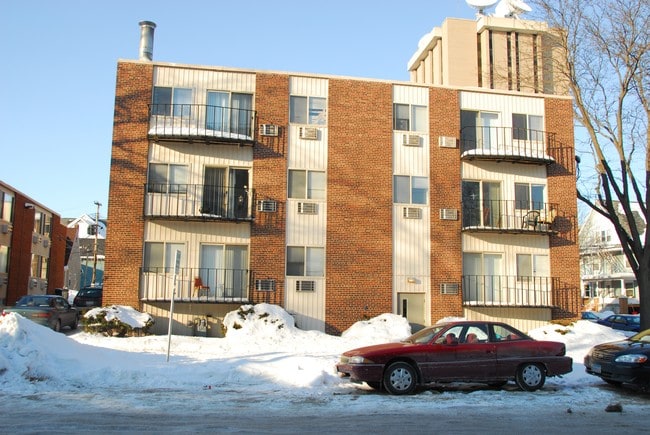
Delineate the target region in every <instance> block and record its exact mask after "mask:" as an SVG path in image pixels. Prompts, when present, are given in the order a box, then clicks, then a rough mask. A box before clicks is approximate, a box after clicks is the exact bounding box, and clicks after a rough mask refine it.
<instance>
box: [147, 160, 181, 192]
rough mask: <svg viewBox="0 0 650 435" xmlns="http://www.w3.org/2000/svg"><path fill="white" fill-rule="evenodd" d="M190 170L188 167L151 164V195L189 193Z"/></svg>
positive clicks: (148, 187)
mask: <svg viewBox="0 0 650 435" xmlns="http://www.w3.org/2000/svg"><path fill="white" fill-rule="evenodd" d="M188 179H189V169H188V166H187V165H174V164H169V163H149V180H148V182H147V192H149V193H187V183H188Z"/></svg>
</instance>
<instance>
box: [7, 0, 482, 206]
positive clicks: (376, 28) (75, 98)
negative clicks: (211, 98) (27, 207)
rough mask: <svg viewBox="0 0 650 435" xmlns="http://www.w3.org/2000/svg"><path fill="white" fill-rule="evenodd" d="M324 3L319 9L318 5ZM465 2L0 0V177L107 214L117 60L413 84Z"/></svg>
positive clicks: (26, 190)
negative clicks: (147, 24)
mask: <svg viewBox="0 0 650 435" xmlns="http://www.w3.org/2000/svg"><path fill="white" fill-rule="evenodd" d="M317 3H318V4H317ZM474 16H475V11H474V10H473V9H471V8H470V7H469V6H467V4H466V2H465V0H410V1H408V2H400V1H389V0H378V1H366V0H328V1H327V2H309V1H305V0H278V1H266V0H249V1H247V2H243V1H223V0H185V1H178V0H176V1H169V0H155V1H154V0H110V1H90V0H89V1H81V0H76V1H73V0H56V1H55V0H20V1H18V0H2V1H0V48H1V56H2V67H1V68H0V83H2V91H1V93H0V96H1V100H0V101H1V104H0V138H1V139H0V180H2V181H4V182H5V183H7V184H9V185H11V186H12V187H14V188H16V189H17V190H19V191H21V192H22V193H23V194H25V195H27V196H29V197H31V198H33V199H34V200H35V201H37V202H39V203H41V204H43V205H45V206H46V207H48V208H50V209H52V210H54V211H55V212H57V213H59V214H60V215H61V216H62V217H78V216H80V215H81V214H83V213H88V214H93V213H95V212H96V206H95V205H94V204H93V203H94V202H95V201H99V202H101V203H102V207H101V209H100V215H101V216H102V217H105V216H106V214H107V207H109V206H110V205H109V204H108V181H109V168H110V157H111V137H112V128H113V103H114V97H115V72H116V65H117V60H118V59H137V57H138V47H139V38H140V29H139V26H138V22H140V21H142V20H149V21H154V22H155V23H156V24H157V28H156V31H155V41H154V60H158V61H163V62H176V63H187V64H198V65H217V66H226V67H234V68H237V67H241V68H252V69H260V70H273V71H283V72H307V73H319V74H333V75H342V76H352V77H360V78H377V79H387V80H408V78H409V76H408V72H407V69H406V66H407V62H408V61H409V59H410V58H411V56H412V55H413V53H414V52H415V50H416V48H417V44H418V41H419V40H420V38H421V37H422V36H424V35H425V34H426V33H428V32H429V31H431V29H432V28H433V27H435V26H439V25H440V24H441V23H442V21H443V20H444V18H445V17H456V18H469V19H472V18H474Z"/></svg>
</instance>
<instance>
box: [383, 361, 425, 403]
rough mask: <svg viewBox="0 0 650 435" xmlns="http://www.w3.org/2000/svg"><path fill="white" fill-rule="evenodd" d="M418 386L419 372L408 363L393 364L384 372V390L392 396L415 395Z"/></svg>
mask: <svg viewBox="0 0 650 435" xmlns="http://www.w3.org/2000/svg"><path fill="white" fill-rule="evenodd" d="M417 385H418V375H417V372H416V371H415V368H413V366H412V365H410V364H408V363H405V362H396V363H393V364H391V365H389V366H388V368H387V369H386V371H385V372H384V388H385V389H386V391H388V392H389V393H390V394H395V395H402V394H413V393H414V392H415V388H416V387H417Z"/></svg>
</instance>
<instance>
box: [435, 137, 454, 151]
mask: <svg viewBox="0 0 650 435" xmlns="http://www.w3.org/2000/svg"><path fill="white" fill-rule="evenodd" d="M438 146H439V147H440V148H457V145H456V138H455V137H451V136H439V137H438Z"/></svg>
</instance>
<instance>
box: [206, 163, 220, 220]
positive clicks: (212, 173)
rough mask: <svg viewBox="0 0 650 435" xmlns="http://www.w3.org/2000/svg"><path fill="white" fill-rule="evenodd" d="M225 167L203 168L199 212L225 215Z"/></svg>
mask: <svg viewBox="0 0 650 435" xmlns="http://www.w3.org/2000/svg"><path fill="white" fill-rule="evenodd" d="M225 183H226V168H210V167H208V168H205V172H204V174H203V200H202V201H201V213H203V214H209V215H214V216H225V211H226V210H225V206H226V203H225V201H226V198H225Z"/></svg>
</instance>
